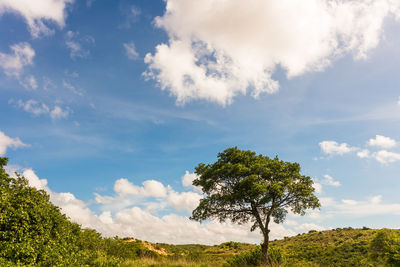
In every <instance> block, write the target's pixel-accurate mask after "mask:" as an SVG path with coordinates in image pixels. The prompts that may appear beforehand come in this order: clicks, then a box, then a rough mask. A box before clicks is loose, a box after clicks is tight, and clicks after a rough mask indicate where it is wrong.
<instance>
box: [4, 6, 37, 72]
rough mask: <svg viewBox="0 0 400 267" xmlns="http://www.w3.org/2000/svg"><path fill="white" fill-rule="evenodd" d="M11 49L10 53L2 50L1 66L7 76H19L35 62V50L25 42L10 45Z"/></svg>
mask: <svg viewBox="0 0 400 267" xmlns="http://www.w3.org/2000/svg"><path fill="white" fill-rule="evenodd" d="M0 6H1V4H0ZM10 49H11V51H12V53H10V54H5V53H1V52H0V68H2V69H3V71H4V73H5V74H6V75H7V76H15V77H17V78H19V77H20V75H21V73H22V71H23V69H24V67H25V66H28V65H32V64H33V58H34V56H35V50H33V49H32V47H31V45H30V44H28V43H24V42H23V43H18V44H14V45H12V46H10Z"/></svg>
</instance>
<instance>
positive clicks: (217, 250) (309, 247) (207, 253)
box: [125, 227, 400, 267]
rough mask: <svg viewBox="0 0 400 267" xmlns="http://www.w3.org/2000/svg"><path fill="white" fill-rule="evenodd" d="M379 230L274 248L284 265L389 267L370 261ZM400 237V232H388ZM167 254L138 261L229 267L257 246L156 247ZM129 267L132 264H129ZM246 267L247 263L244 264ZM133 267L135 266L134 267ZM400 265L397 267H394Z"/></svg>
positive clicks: (318, 235) (290, 241)
mask: <svg viewBox="0 0 400 267" xmlns="http://www.w3.org/2000/svg"><path fill="white" fill-rule="evenodd" d="M378 231H382V230H376V229H369V228H365V227H364V228H363V229H352V228H350V227H349V228H337V229H334V230H328V231H321V232H317V231H310V232H309V233H306V234H299V235H297V236H293V237H286V238H284V239H283V240H276V241H272V242H271V247H272V248H273V249H275V250H279V251H280V252H281V255H282V260H281V263H280V265H281V266H387V265H386V264H383V263H382V265H379V263H378V262H374V263H372V262H371V261H370V260H369V261H368V256H369V253H370V244H371V241H372V240H373V238H374V237H375V236H376V233H377V232H378ZM387 231H389V232H391V233H394V234H396V235H397V236H399V235H400V230H387ZM152 245H153V246H154V247H157V248H160V249H163V251H167V253H168V254H167V256H165V257H160V258H159V259H157V260H148V259H146V260H145V259H143V260H138V261H135V264H143V265H142V266H148V265H152V266H226V265H227V262H226V260H227V259H228V258H231V257H234V256H235V255H238V254H240V253H246V252H247V253H248V251H250V250H252V249H255V248H256V247H257V246H256V245H252V244H244V243H237V242H227V243H223V244H220V245H215V246H206V245H193V244H192V245H168V244H152ZM125 264H127V265H129V262H125ZM240 265H241V266H242V267H243V266H244V265H243V264H240ZM132 266H133V265H132ZM392 266H396V265H392Z"/></svg>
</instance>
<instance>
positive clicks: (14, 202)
mask: <svg viewBox="0 0 400 267" xmlns="http://www.w3.org/2000/svg"><path fill="white" fill-rule="evenodd" d="M6 164H7V159H6V158H1V159H0V167H1V168H0V258H2V259H3V260H6V261H10V262H14V263H16V264H22V265H32V264H37V263H43V264H45V265H57V264H59V263H60V262H66V263H68V264H76V263H77V258H79V254H80V250H79V247H78V246H77V245H76V243H77V241H78V239H79V233H80V227H79V226H78V225H77V224H74V223H71V222H70V221H68V219H67V218H66V217H65V215H63V214H61V213H60V211H59V208H58V207H56V206H54V205H53V204H51V203H50V201H49V196H48V195H47V194H46V192H45V191H43V190H36V189H35V188H32V187H29V186H28V182H27V180H26V179H25V178H24V177H22V176H20V175H17V178H12V177H9V175H8V174H7V173H6V172H5V170H4V168H3V167H4V166H5V165H6ZM71 244H72V245H71ZM77 256H78V257H77Z"/></svg>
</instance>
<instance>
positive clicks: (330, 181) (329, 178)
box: [321, 174, 341, 187]
mask: <svg viewBox="0 0 400 267" xmlns="http://www.w3.org/2000/svg"><path fill="white" fill-rule="evenodd" d="M324 178H325V179H324V180H322V181H321V183H322V184H324V185H329V186H335V187H338V186H340V185H341V184H340V182H339V181H335V180H334V179H333V178H332V176H330V175H328V174H325V175H324Z"/></svg>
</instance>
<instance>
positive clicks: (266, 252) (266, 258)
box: [261, 229, 269, 264]
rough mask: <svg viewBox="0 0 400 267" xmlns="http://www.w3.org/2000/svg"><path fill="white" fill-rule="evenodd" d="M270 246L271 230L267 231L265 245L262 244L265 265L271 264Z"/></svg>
mask: <svg viewBox="0 0 400 267" xmlns="http://www.w3.org/2000/svg"><path fill="white" fill-rule="evenodd" d="M268 246H269V230H268V229H266V233H265V234H264V243H262V244H261V251H262V260H263V263H264V264H269V259H268Z"/></svg>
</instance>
